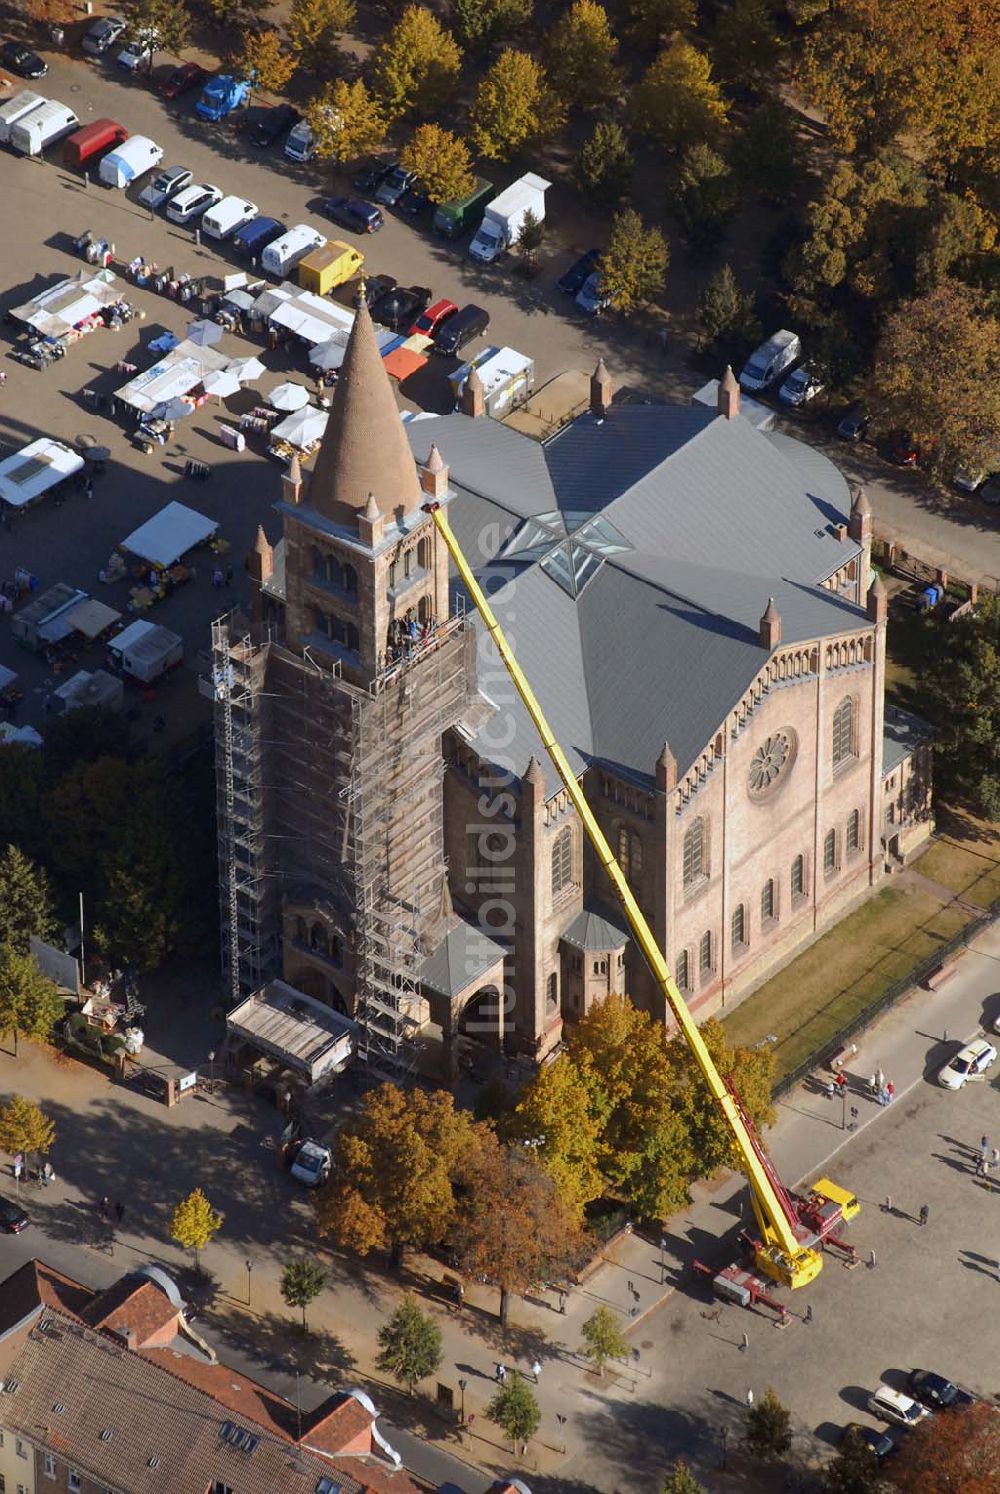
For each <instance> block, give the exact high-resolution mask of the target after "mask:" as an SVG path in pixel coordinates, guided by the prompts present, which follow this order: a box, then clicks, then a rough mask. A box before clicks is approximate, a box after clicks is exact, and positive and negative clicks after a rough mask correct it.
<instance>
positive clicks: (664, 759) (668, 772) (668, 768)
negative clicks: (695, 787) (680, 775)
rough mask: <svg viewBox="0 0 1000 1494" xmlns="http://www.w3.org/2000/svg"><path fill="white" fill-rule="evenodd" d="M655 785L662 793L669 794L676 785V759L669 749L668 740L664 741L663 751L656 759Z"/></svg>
mask: <svg viewBox="0 0 1000 1494" xmlns="http://www.w3.org/2000/svg"><path fill="white" fill-rule="evenodd" d="M656 787H657V788H658V789H659V790H660V792H661V793H662V794H669V792H670V790H671V789H672V788H676V787H677V759H676V758H675V757H674V754H673V753H672V752H671V750H670V743H669V742H664V744H663V751H662V752H661V753H660V755H659V757H658V758H657V759H656Z"/></svg>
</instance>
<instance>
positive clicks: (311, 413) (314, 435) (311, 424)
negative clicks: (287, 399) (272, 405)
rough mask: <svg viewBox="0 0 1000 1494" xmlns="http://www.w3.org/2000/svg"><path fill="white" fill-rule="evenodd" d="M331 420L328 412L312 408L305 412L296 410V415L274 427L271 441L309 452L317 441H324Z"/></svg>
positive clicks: (289, 416) (288, 417) (286, 418)
mask: <svg viewBox="0 0 1000 1494" xmlns="http://www.w3.org/2000/svg"><path fill="white" fill-rule="evenodd" d="M329 418H330V417H329V414H328V412H327V411H326V410H316V409H313V408H312V407H311V406H310V407H309V408H308V409H305V410H296V411H295V414H294V415H288V416H286V417H285V419H284V420H282V421H281V422H280V423H279V424H278V425H276V426H273V427H272V429H271V441H272V443H273V442H274V441H287V442H288V444H289V446H297V447H298V448H299V450H300V451H308V450H309V449H310V448H311V447H313V446H315V445H316V443H317V441H321V440H322V438H323V432H324V431H325V430H326V422H327V421H328V420H329Z"/></svg>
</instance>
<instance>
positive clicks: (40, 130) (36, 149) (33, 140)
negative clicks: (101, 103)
mask: <svg viewBox="0 0 1000 1494" xmlns="http://www.w3.org/2000/svg"><path fill="white" fill-rule="evenodd" d="M79 128H80V121H79V120H78V119H77V117H76V115H75V114H74V113H73V111H72V109H69V108H67V107H66V105H65V104H60V103H58V102H57V101H56V100H55V99H51V100H50V101H49V102H48V103H46V104H39V105H38V107H37V109H32V111H31V113H30V114H25V115H24V116H23V118H21V119H19V120H18V121H17V124H16V125H14V127H13V128H12V130H11V132H10V144H11V149H12V150H16V151H17V153H18V154H19V155H22V156H40V155H41V154H42V151H43V150H47V149H48V148H49V146H50V145H55V143H56V141H57V140H63V139H65V137H66V136H67V135H72V133H73V131H74V130H78V129H79Z"/></svg>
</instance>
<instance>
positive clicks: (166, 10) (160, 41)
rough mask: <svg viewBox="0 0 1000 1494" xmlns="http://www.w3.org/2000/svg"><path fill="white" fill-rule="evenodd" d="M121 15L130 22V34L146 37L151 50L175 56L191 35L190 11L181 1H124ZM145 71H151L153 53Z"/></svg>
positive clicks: (181, 50)
mask: <svg viewBox="0 0 1000 1494" xmlns="http://www.w3.org/2000/svg"><path fill="white" fill-rule="evenodd" d="M122 15H123V16H125V18H126V20H127V21H128V23H129V36H130V37H132V38H133V39H138V38H139V37H146V38H149V39H150V40H151V41H152V47H153V51H154V52H171V53H173V55H174V56H177V55H178V54H179V53H181V52H183V50H184V48H185V47H186V46H187V44H188V42H189V40H190V38H191V12H190V11H189V10H188V8H187V5H186V4H185V3H184V0H124V4H123V5H122ZM147 70H148V71H149V72H152V70H153V58H152V56H151V57H150V59H149V64H148V69H147Z"/></svg>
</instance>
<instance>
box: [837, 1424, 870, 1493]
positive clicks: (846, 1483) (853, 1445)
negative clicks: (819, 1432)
mask: <svg viewBox="0 0 1000 1494" xmlns="http://www.w3.org/2000/svg"><path fill="white" fill-rule="evenodd" d="M825 1487H826V1488H827V1489H829V1491H830V1494H881V1491H882V1490H883V1489H884V1488H885V1484H884V1482H883V1479H882V1469H881V1466H880V1465H879V1460H878V1458H877V1457H876V1456H875V1453H874V1452H873V1451H872V1449H871V1448H870V1447H869V1446H868V1443H867V1442H865V1440H864V1439H863V1438H862V1437H859V1436H858V1434H857V1432H856V1431H855V1430H854V1428H853V1427H852V1428H851V1429H850V1431H849V1432H848V1434H847V1436H846V1437H845V1438H844V1441H843V1442H842V1443H841V1445H840V1448H839V1450H838V1452H837V1456H836V1457H835V1458H834V1460H833V1462H832V1463H829V1464H827V1468H826V1473H825Z"/></svg>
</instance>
